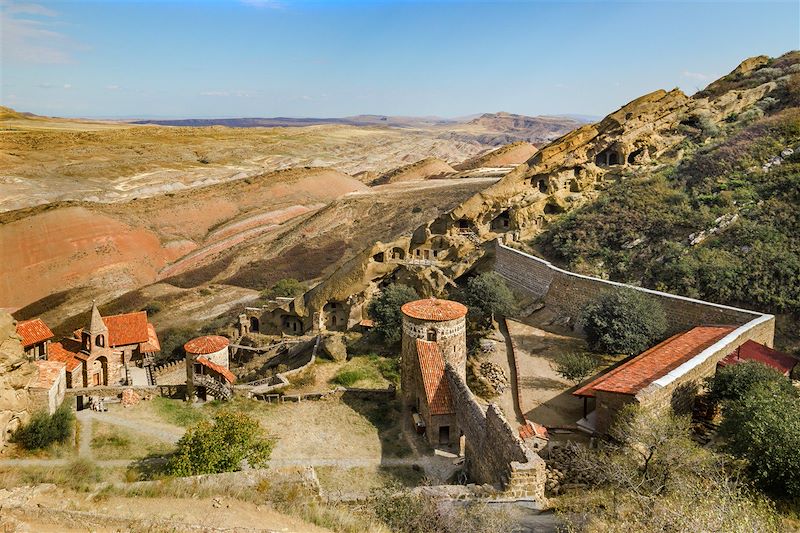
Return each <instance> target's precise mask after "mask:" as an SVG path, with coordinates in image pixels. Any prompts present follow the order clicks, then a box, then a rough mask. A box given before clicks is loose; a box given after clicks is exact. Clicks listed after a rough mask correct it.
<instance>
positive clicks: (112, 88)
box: [106, 85, 122, 91]
mask: <svg viewBox="0 0 800 533" xmlns="http://www.w3.org/2000/svg"><path fill="white" fill-rule="evenodd" d="M120 89H122V87H120V86H119V85H106V91H119V90H120Z"/></svg>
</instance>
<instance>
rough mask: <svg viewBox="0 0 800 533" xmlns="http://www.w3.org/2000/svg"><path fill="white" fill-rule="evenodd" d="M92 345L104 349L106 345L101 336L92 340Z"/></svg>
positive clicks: (103, 337) (104, 339)
mask: <svg viewBox="0 0 800 533" xmlns="http://www.w3.org/2000/svg"><path fill="white" fill-rule="evenodd" d="M94 345H95V346H100V347H104V346H105V345H106V338H105V336H103V335H98V336H97V337H95V338H94Z"/></svg>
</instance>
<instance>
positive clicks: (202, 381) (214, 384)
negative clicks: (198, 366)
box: [194, 374, 233, 400]
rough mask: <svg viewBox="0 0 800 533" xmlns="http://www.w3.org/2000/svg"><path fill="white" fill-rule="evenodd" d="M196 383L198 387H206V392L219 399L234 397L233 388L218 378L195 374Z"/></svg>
mask: <svg viewBox="0 0 800 533" xmlns="http://www.w3.org/2000/svg"><path fill="white" fill-rule="evenodd" d="M194 384H195V386H196V387H205V389H206V394H210V395H211V396H213V397H214V398H216V399H217V400H230V399H232V398H233V389H232V388H231V387H229V386H228V385H225V384H224V383H222V382H219V381H217V380H216V379H214V378H212V377H210V376H206V375H203V374H195V376H194Z"/></svg>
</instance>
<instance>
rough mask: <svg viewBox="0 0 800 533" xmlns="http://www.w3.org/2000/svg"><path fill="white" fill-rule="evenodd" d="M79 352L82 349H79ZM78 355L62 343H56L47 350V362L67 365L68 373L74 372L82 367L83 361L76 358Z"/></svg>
mask: <svg viewBox="0 0 800 533" xmlns="http://www.w3.org/2000/svg"><path fill="white" fill-rule="evenodd" d="M78 351H80V349H78ZM76 355H77V353H76V352H72V351H70V350H68V349H67V348H65V347H64V345H63V344H62V343H60V342H54V343H53V344H51V345H50V349H49V350H47V360H48V361H61V362H62V363H65V364H66V365H67V372H72V371H73V370H75V369H76V368H78V366H80V364H81V361H80V360H79V359H77V358H76V357H75V356H76Z"/></svg>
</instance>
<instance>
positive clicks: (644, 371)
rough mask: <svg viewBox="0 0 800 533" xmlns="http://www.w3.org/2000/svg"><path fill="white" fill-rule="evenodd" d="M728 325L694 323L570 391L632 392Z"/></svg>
mask: <svg viewBox="0 0 800 533" xmlns="http://www.w3.org/2000/svg"><path fill="white" fill-rule="evenodd" d="M733 329H734V328H733V327H732V326H698V327H696V328H693V329H691V330H689V331H687V332H684V333H679V334H677V335H673V336H672V337H670V338H669V339H667V340H665V341H663V342H661V343H660V344H657V345H656V346H653V347H652V348H650V349H649V350H647V351H646V352H642V353H640V354H639V355H637V356H635V357H633V358H632V359H629V360H628V361H626V362H625V363H623V364H621V365H620V366H618V367H616V368H615V369H613V370H611V371H610V372H606V373H605V374H603V375H602V376H600V377H599V378H597V379H595V380H594V381H592V382H591V383H588V384H587V385H584V386H583V387H581V388H580V389H578V390H576V391H575V392H573V393H572V394H574V395H575V396H589V397H593V396H595V391H598V390H599V391H606V392H616V393H620V394H631V395H634V394H636V393H637V392H639V391H640V390H642V389H643V388H645V387H647V386H648V385H649V384H651V383H652V382H653V381H655V380H657V379H658V378H660V377H662V376H664V375H666V374H667V373H668V372H670V371H672V370H674V369H675V368H677V367H679V366H680V365H682V364H683V363H685V362H686V361H688V360H689V359H691V358H692V357H694V356H695V355H697V354H699V353H700V352H702V351H703V350H705V349H706V348H708V347H709V346H711V345H712V344H714V343H715V342H717V341H718V340H719V339H721V338H722V337H724V336H725V335H727V334H728V333H730V332H731V331H733Z"/></svg>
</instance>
